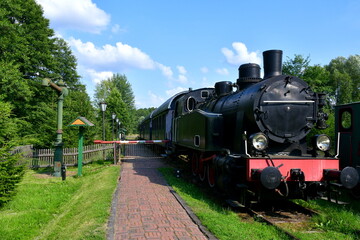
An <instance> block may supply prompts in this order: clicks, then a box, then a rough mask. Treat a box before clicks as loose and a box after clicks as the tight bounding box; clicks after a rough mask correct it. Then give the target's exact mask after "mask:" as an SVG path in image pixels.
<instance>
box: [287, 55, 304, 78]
mask: <svg viewBox="0 0 360 240" xmlns="http://www.w3.org/2000/svg"><path fill="white" fill-rule="evenodd" d="M309 63H310V57H309V56H307V57H306V58H304V56H302V55H299V54H295V56H294V58H289V57H288V58H287V60H286V61H285V62H284V64H283V69H282V72H283V74H288V75H292V76H297V77H299V78H301V77H302V76H303V75H304V73H305V71H306V69H307V68H308V67H309Z"/></svg>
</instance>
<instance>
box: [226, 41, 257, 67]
mask: <svg viewBox="0 0 360 240" xmlns="http://www.w3.org/2000/svg"><path fill="white" fill-rule="evenodd" d="M232 47H233V49H234V50H235V53H234V51H233V50H230V49H228V48H222V49H221V52H222V53H223V54H224V55H225V58H226V61H227V62H228V63H230V64H233V65H240V64H244V63H257V64H260V62H261V60H260V57H259V56H258V53H257V52H248V49H247V47H246V46H245V44H244V43H241V42H234V43H233V44H232Z"/></svg>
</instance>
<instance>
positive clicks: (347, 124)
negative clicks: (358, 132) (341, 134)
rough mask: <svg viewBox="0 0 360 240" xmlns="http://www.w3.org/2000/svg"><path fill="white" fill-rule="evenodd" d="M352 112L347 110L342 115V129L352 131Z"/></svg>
mask: <svg viewBox="0 0 360 240" xmlns="http://www.w3.org/2000/svg"><path fill="white" fill-rule="evenodd" d="M351 115H352V114H351V110H350V111H349V110H345V111H343V112H342V113H341V117H340V124H341V127H342V128H344V129H350V128H351V126H352V122H351V117H352V116H351Z"/></svg>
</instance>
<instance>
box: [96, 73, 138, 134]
mask: <svg viewBox="0 0 360 240" xmlns="http://www.w3.org/2000/svg"><path fill="white" fill-rule="evenodd" d="M114 99H116V100H114ZM119 99H121V101H120V100H119ZM101 101H105V102H107V103H108V109H109V110H107V111H106V112H107V113H106V114H107V116H108V119H109V120H110V119H111V118H110V116H111V113H112V112H114V113H118V114H117V116H118V118H119V119H120V121H121V122H122V125H123V127H124V128H126V130H127V131H128V132H129V133H132V132H134V131H135V129H136V121H135V111H136V110H135V104H134V102H135V98H134V94H133V91H132V89H131V85H130V83H129V82H128V80H127V78H126V76H125V75H119V74H114V75H113V76H112V77H111V78H108V79H107V80H104V81H102V82H101V83H99V84H98V85H97V86H96V89H95V103H96V104H97V105H98V104H99V103H100V102H101Z"/></svg>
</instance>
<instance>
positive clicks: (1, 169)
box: [0, 147, 24, 207]
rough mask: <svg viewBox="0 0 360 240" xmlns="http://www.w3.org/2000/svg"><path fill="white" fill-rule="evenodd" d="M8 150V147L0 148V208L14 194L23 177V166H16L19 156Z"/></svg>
mask: <svg viewBox="0 0 360 240" xmlns="http://www.w3.org/2000/svg"><path fill="white" fill-rule="evenodd" d="M10 150H11V149H10V147H2V148H0V207H2V206H3V205H4V204H5V203H6V202H8V201H10V200H11V198H12V197H13V196H14V195H15V194H16V186H17V184H18V183H19V182H20V181H21V179H22V177H23V175H24V166H22V165H17V163H18V162H19V155H16V154H15V155H14V154H12V153H11V151H10Z"/></svg>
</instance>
